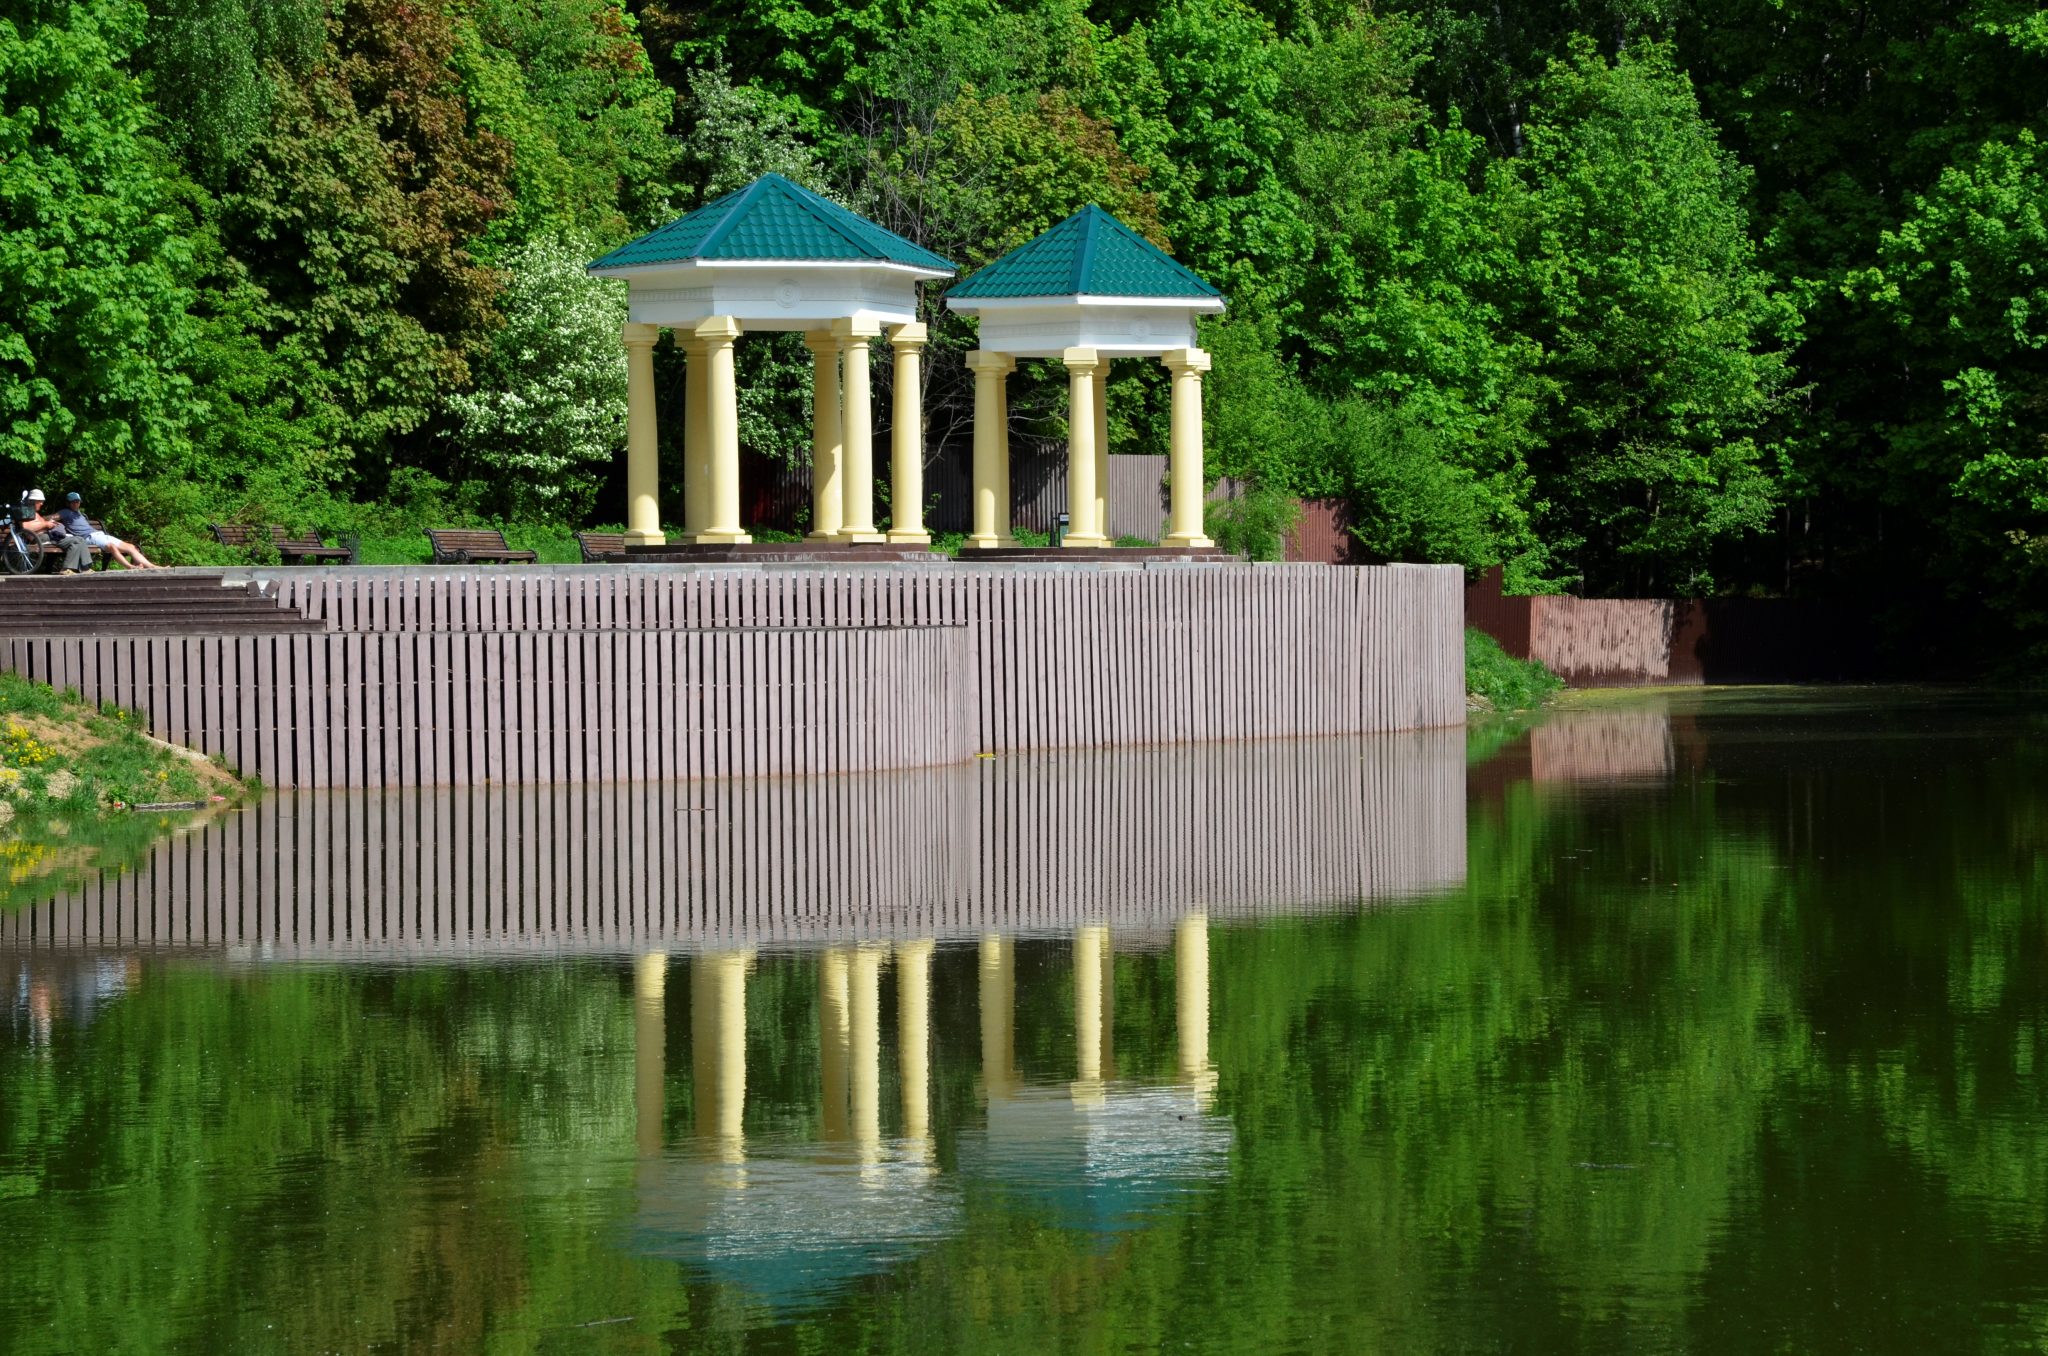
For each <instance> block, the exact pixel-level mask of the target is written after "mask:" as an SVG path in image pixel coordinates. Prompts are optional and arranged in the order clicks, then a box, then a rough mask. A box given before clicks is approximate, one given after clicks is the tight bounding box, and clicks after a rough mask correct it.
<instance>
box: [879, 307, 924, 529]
mask: <svg viewBox="0 0 2048 1356" xmlns="http://www.w3.org/2000/svg"><path fill="white" fill-rule="evenodd" d="M928 337H929V335H928V334H927V332H926V330H925V327H924V326H923V325H898V326H897V327H896V328H895V329H893V330H890V331H889V342H890V343H891V344H892V345H894V346H895V349H896V382H895V386H896V393H895V402H896V403H895V406H894V411H893V415H892V418H891V419H890V423H889V451H890V456H889V522H890V528H889V540H890V541H894V542H901V543H903V544H904V545H906V546H923V545H929V544H930V542H931V539H932V534H931V533H929V532H927V531H925V528H924V380H923V378H922V377H921V376H920V375H919V368H920V366H921V365H922V364H921V362H920V358H921V355H922V353H923V351H924V344H925V340H926V339H927V338H928Z"/></svg>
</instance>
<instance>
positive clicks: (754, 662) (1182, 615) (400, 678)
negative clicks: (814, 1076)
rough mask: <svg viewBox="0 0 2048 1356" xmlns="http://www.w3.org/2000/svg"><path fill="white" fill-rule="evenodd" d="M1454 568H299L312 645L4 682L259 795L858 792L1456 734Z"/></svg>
mask: <svg viewBox="0 0 2048 1356" xmlns="http://www.w3.org/2000/svg"><path fill="white" fill-rule="evenodd" d="M1460 582H1461V581H1460V578H1459V574H1458V571H1457V570H1456V569H1455V568H1445V567H1427V566H1389V567H1384V568H1375V569H1332V568H1328V567H1323V566H1206V565H1205V566H1192V565H1186V564H1180V563H1174V564H1169V565H1163V566H1160V567H1157V568H1130V567H1115V568H1101V569H1095V568H1076V567H1073V566H1051V567H1038V566H1016V567H1010V568H983V569H973V568H966V567H960V566H946V567H896V568H879V569H854V568H845V567H840V568H834V569H830V570H822V569H804V568H787V569H779V570H759V569H757V570H724V571H720V570H707V569H701V568H694V569H693V568H676V567H670V566H637V565H635V566H622V567H610V568H595V567H583V566H573V567H561V568H539V569H519V568H481V569H479V568H468V569H447V570H440V569H420V568H416V567H408V568H404V569H355V570H301V571H294V572H283V573H280V574H278V575H277V576H276V588H277V590H278V591H279V593H280V594H281V595H282V596H283V598H284V601H285V602H286V603H287V604H288V605H290V606H292V607H296V608H300V609H303V610H304V611H305V612H306V613H307V614H308V615H310V616H312V617H314V618H316V619H318V620H321V621H322V622H323V623H324V624H325V625H326V626H327V627H328V628H329V629H328V633H327V634H325V635H312V636H307V635H291V636H284V635H280V636H189V637H99V636H92V637H38V638H34V639H13V640H4V641H0V666H4V667H7V668H11V669H14V670H15V671H18V672H22V673H26V674H28V675H29V676H30V677H34V678H40V679H46V680H48V681H51V682H55V683H57V684H59V685H60V686H65V687H75V688H78V689H79V690H80V691H81V692H83V693H84V694H85V696H86V697H87V698H88V699H90V700H92V701H94V702H102V701H115V702H119V703H121V704H123V705H128V706H134V707H137V708H139V709H141V710H142V711H144V712H145V713H147V714H148V716H149V719H150V727H151V732H152V733H154V734H157V735H159V736H161V737H163V738H166V739H170V740H173V741H176V742H179V743H189V744H192V745H193V746H195V747H197V748H200V749H202V750H204V751H205V752H208V753H221V754H224V755H225V756H226V757H227V758H228V759H229V760H230V761H232V762H233V763H234V764H235V765H236V766H237V767H239V768H241V769H242V770H244V771H247V772H254V773H257V774H259V775H261V776H262V777H263V778H264V780H265V781H267V782H269V783H270V784H271V785H273V786H282V787H300V788H308V787H328V786H367V787H380V786H416V785H426V786H432V785H477V784H480V783H483V782H487V781H488V782H515V783H536V782H563V781H587V780H601V779H607V778H625V779H630V780H651V779H662V778H672V777H718V776H749V775H759V774H780V773H820V772H848V771H871V770H882V769H889V768H902V767H915V766H927V765H931V764H937V763H947V762H956V761H959V760H961V759H964V758H967V757H969V756H971V755H972V754H973V753H974V752H975V751H977V750H986V751H990V752H1001V753H1007V752H1014V751H1019V750H1031V749H1053V748H1072V747H1131V746H1135V745H1147V744H1173V743H1185V742H1189V741H1203V740H1230V739H1264V738H1285V737H1298V736H1314V735H1334V734H1351V733H1361V732H1369V731H1378V730H1400V729H1423V728H1432V727H1436V726H1443V725H1452V724H1458V723H1461V722H1462V721H1463V719H1464V698H1463V694H1464V658H1463V655H1464V651H1463V632H1462V629H1461V625H1460V620H1461V611H1460V607H1461V592H1460Z"/></svg>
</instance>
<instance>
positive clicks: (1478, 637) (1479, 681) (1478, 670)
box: [1465, 626, 1564, 711]
mask: <svg viewBox="0 0 2048 1356" xmlns="http://www.w3.org/2000/svg"><path fill="white" fill-rule="evenodd" d="M1563 687H1564V679H1562V678H1560V677H1558V676H1557V675H1556V674H1554V673H1552V672H1551V671H1550V670H1549V669H1547V668H1545V667H1544V666H1543V664H1542V663H1541V662H1539V661H1537V660H1534V659H1516V658H1514V657H1513V656H1511V655H1510V654H1508V652H1507V651H1506V650H1503V649H1501V647H1500V642H1499V641H1497V640H1495V639H1494V638H1493V637H1492V636H1489V635H1487V634H1486V633H1485V632H1484V631H1479V630H1475V629H1474V628H1472V627H1469V626H1468V627H1466V628H1465V691H1466V692H1468V693H1470V694H1471V695H1472V696H1474V697H1478V698H1479V699H1481V700H1482V701H1484V702H1485V703H1486V704H1487V705H1489V706H1491V707H1492V708H1493V709H1494V710H1496V711H1533V710H1535V709H1536V708H1537V707H1539V706H1541V705H1543V703H1545V702H1547V701H1549V700H1550V699H1551V698H1552V697H1553V696H1555V695H1556V694H1557V693H1558V692H1559V691H1560V690H1561V689H1562V688H1563Z"/></svg>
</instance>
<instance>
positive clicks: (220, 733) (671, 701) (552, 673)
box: [0, 626, 977, 788]
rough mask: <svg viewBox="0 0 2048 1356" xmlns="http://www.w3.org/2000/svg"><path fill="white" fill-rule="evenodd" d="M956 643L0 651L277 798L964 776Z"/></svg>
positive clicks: (935, 637) (255, 645) (233, 642)
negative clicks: (798, 777) (811, 777)
mask: <svg viewBox="0 0 2048 1356" xmlns="http://www.w3.org/2000/svg"><path fill="white" fill-rule="evenodd" d="M970 659H971V649H970V645H969V637H968V633H967V631H966V629H965V628H964V627H959V626H950V627H937V626H934V627H923V628H915V629H912V628H899V629H880V628H872V627H861V628H846V629H839V630H823V629H812V630H791V629H767V628H763V629H754V630H738V629H731V630H719V631H703V630H688V631H683V630H670V631H638V630H635V631H532V630H522V631H497V632H467V633H455V632H445V631H444V632H418V631H412V632H383V633H378V634H370V633H365V632H349V633H335V634H329V635H277V636H246V635H241V636H189V637H160V636H149V637H99V636H94V637H72V638H50V639H36V640H7V641H0V666H4V667H6V668H9V669H12V670H13V671H15V672H17V673H22V674H26V675H27V676H29V677H31V678H37V679H41V680H43V681H45V682H50V683H54V684H56V685H57V686H58V687H71V688H76V689H78V690H79V691H80V692H82V693H83V694H84V695H85V697H86V699H87V700H89V701H92V702H94V703H99V702H108V701H111V702H117V703H119V704H121V705H123V706H132V707H135V708H137V709H138V710H141V711H144V712H146V713H147V714H148V716H149V722H150V733H152V734H154V735H156V736H158V737H159V738H162V739H168V740H170V741H171V742H173V743H177V744H185V745H188V746H190V747H192V748H196V749H198V750H200V751H201V752H203V753H207V754H216V753H217V754H220V755H222V756H224V757H225V758H227V759H228V761H229V762H231V763H232V764H234V765H235V766H236V767H237V768H239V769H240V770H242V771H243V772H245V773H255V774H257V775H259V776H261V777H262V778H263V780H264V781H265V782H266V783H267V784H269V785H271V786H276V787H300V788H306V787H335V786H357V787H394V786H480V785H485V784H488V783H510V784H520V785H524V784H533V783H547V782H582V781H609V780H614V779H621V780H629V781H644V780H657V779H668V778H695V777H751V776H763V775H775V774H782V773H838V772H854V771H874V770H880V769H888V768H907V767H927V766H931V765H933V764H939V763H952V762H959V761H961V760H963V759H967V758H971V757H972V756H973V755H974V753H975V751H976V748H977V745H976V742H975V738H974V722H973V705H972V703H973V692H972V690H971V689H970V688H968V687H967V686H965V684H964V676H965V675H966V673H967V672H968V670H969V667H970V662H969V661H970Z"/></svg>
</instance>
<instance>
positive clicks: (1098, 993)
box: [1074, 927, 1109, 1084]
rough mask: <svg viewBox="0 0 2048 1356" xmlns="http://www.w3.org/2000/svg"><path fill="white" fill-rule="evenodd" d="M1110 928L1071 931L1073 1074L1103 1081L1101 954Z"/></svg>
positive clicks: (1084, 1079) (1080, 1079)
mask: <svg viewBox="0 0 2048 1356" xmlns="http://www.w3.org/2000/svg"><path fill="white" fill-rule="evenodd" d="M1108 948H1109V929H1108V928H1104V927H1085V928H1081V929H1078V930H1077V931H1076V932H1075V933H1074V1077H1075V1079H1076V1080H1077V1081H1078V1082H1081V1083H1088V1084H1094V1083H1100V1082H1101V1081H1102V956H1103V952H1104V951H1106V950H1108Z"/></svg>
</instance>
